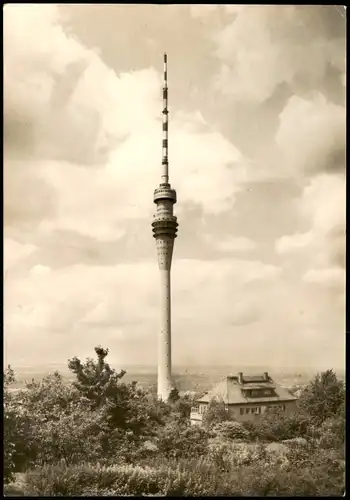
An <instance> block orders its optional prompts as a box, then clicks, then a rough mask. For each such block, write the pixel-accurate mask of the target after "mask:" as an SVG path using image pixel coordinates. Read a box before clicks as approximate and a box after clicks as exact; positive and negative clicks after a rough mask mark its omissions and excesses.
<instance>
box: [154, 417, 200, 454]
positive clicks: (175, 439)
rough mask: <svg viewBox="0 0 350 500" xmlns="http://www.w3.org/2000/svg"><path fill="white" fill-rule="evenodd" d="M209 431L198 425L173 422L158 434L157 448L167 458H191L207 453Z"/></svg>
mask: <svg viewBox="0 0 350 500" xmlns="http://www.w3.org/2000/svg"><path fill="white" fill-rule="evenodd" d="M208 437H209V433H208V431H207V430H206V429H205V428H203V427H201V426H198V425H194V426H189V425H180V424H179V423H177V422H172V423H170V424H167V425H166V426H165V427H163V428H162V429H161V430H160V431H159V433H158V440H157V446H158V448H159V451H160V453H162V454H163V455H164V456H165V457H166V458H176V457H182V458H191V457H199V456H201V455H204V454H205V453H206V451H207V444H208Z"/></svg>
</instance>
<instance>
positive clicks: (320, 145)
mask: <svg viewBox="0 0 350 500" xmlns="http://www.w3.org/2000/svg"><path fill="white" fill-rule="evenodd" d="M279 120H280V124H279V128H278V130H277V133H276V142H277V145H278V146H279V148H280V150H281V152H282V161H283V164H284V166H287V167H288V168H289V169H290V172H295V171H296V169H298V170H300V173H301V174H304V175H315V174H317V173H322V172H324V173H327V172H329V173H337V172H339V171H343V170H344V163H345V136H346V134H345V108H344V106H339V105H336V104H333V103H332V102H327V100H326V98H325V97H324V96H323V95H322V94H316V95H315V96H314V97H313V98H312V99H303V98H301V97H298V96H295V95H294V96H292V97H291V98H290V99H289V100H288V102H287V104H286V106H285V107H284V109H283V111H282V113H281V114H280V116H279Z"/></svg>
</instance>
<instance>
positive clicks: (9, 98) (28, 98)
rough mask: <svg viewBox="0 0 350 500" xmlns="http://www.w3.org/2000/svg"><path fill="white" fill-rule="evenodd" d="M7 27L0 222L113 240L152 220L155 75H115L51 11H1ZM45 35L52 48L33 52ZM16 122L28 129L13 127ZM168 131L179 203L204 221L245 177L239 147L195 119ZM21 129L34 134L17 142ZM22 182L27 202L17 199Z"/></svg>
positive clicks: (179, 118) (175, 116) (157, 139)
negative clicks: (193, 206) (190, 205)
mask: <svg viewBox="0 0 350 500" xmlns="http://www.w3.org/2000/svg"><path fill="white" fill-rule="evenodd" d="M5 24H6V29H5V43H4V46H5V66H6V74H5V97H6V99H5V101H6V105H5V129H6V127H7V126H8V125H9V128H8V129H7V130H8V133H7V135H6V134H5V148H7V152H8V157H9V159H8V160H6V162H5V184H6V190H5V192H6V196H5V206H6V211H5V212H6V224H7V225H9V226H11V224H14V223H15V224H16V225H20V224H22V225H23V224H24V223H25V222H26V223H27V225H28V224H29V222H30V221H31V222H32V224H34V225H36V226H40V229H41V230H45V231H46V232H48V231H51V232H52V231H57V230H65V231H76V232H77V233H79V234H81V235H85V236H89V237H93V238H96V239H97V240H101V241H107V240H111V239H118V238H120V237H121V236H122V235H123V234H124V233H125V231H126V230H127V223H128V220H129V219H138V218H142V219H143V218H148V219H149V218H150V217H151V216H152V210H153V209H152V208H151V207H152V203H151V196H152V195H151V194H150V193H152V191H153V189H154V188H155V186H156V184H157V182H158V181H159V163H160V151H159V145H160V143H161V120H160V108H161V99H160V97H161V96H160V88H161V80H160V72H157V71H156V70H155V69H154V68H147V69H142V70H139V71H133V72H131V73H122V74H119V75H117V74H116V73H115V72H114V71H113V70H112V69H111V68H109V67H107V66H106V65H105V64H104V63H103V62H102V60H101V59H100V58H99V56H98V54H97V53H96V52H94V51H92V50H90V49H87V48H86V47H84V46H83V45H82V44H81V43H80V42H79V41H77V40H76V39H74V38H73V37H72V36H68V35H66V34H65V32H64V31H63V30H62V27H61V25H60V17H59V11H58V10H57V9H56V8H55V7H54V6H50V8H48V9H47V10H45V9H44V10H43V11H41V10H40V8H39V7H38V8H34V9H33V11H32V10H31V9H29V8H28V7H24V8H22V7H20V6H8V7H7V9H6V15H5ZM20 29H21V30H24V29H25V32H26V33H27V37H29V38H30V40H29V41H28V43H26V44H23V43H20V33H19V30H20ZM43 29H44V30H45V31H44V34H45V37H47V39H49V40H50V42H49V43H48V44H47V46H45V50H43V51H42V52H38V50H37V47H38V44H39V43H40V42H39V38H38V37H39V36H40V35H39V33H41V32H42V30H43ZM32 38H33V39H32ZM23 61H25V64H22V67H21V68H19V67H18V64H19V63H23ZM30 85H33V89H32V90H31V87H30ZM27 86H29V87H30V90H29V92H28V93H26V92H25V91H24V89H25V88H27ZM38 88H40V89H41V90H40V92H37V90H36V89H38ZM34 94H35V95H34ZM170 111H171V112H172V111H173V110H172V109H171V110H170ZM17 117H20V120H25V123H26V124H27V125H26V126H25V127H21V126H19V125H18V123H17V121H18V120H17ZM16 120H17V121H16ZM171 127H172V143H171V151H170V154H171V157H170V158H171V178H172V180H173V183H174V186H175V187H176V189H177V190H178V193H179V196H181V199H182V202H183V203H186V201H191V202H194V203H199V204H200V205H202V206H203V210H204V211H205V212H209V213H210V212H220V211H222V210H226V209H228V208H230V207H232V204H233V202H234V194H235V192H237V191H238V190H239V185H238V181H239V180H242V179H244V177H245V175H246V173H245V172H246V167H245V164H244V159H243V158H242V155H241V154H240V152H239V151H238V150H237V148H235V147H234V146H233V145H232V144H231V143H230V142H229V141H227V140H226V139H225V138H224V137H223V136H222V135H221V134H219V133H218V132H216V131H215V130H211V128H210V127H209V126H208V124H207V123H206V122H205V120H204V119H203V117H202V116H201V114H200V113H199V112H194V113H184V112H181V111H179V112H177V111H176V112H174V113H172V118H171ZM28 128H30V129H31V130H32V131H33V134H32V135H31V136H30V137H29V136H28V137H26V138H25V137H24V136H26V135H27V133H28V132H27V131H28ZM29 143H30V144H29ZM21 144H22V145H24V144H27V149H26V154H27V155H28V154H30V161H29V163H28V158H27V156H26V157H24V158H21V148H20V147H19V146H20V145H21ZM29 145H30V147H29ZM13 157H15V158H13ZM29 164H30V170H29V169H28V165H29ZM233 166H234V167H235V168H232V167H233ZM88 167H95V168H88ZM131 183H132V186H133V187H132V189H130V186H131ZM28 184H29V185H30V195H29V194H28V193H27V192H25V191H24V189H25V188H24V186H28ZM29 196H31V197H32V198H33V200H32V199H31V198H29ZM19 200H20V201H19ZM179 212H180V215H181V208H180V209H179Z"/></svg>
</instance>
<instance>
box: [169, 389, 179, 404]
mask: <svg viewBox="0 0 350 500" xmlns="http://www.w3.org/2000/svg"><path fill="white" fill-rule="evenodd" d="M179 399H180V395H179V391H178V389H177V388H176V387H174V388H173V389H171V391H170V394H169V398H168V402H169V403H176V401H178V400H179Z"/></svg>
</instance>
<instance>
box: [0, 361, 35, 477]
mask: <svg viewBox="0 0 350 500" xmlns="http://www.w3.org/2000/svg"><path fill="white" fill-rule="evenodd" d="M14 382H15V373H14V371H13V370H12V368H11V367H10V366H8V368H7V370H5V372H4V482H5V484H7V483H9V482H11V481H12V480H13V478H14V473H16V472H18V471H20V470H22V469H23V468H24V467H26V466H28V465H29V464H30V463H31V462H32V458H33V453H32V445H33V433H32V429H31V426H30V419H29V418H28V416H27V415H26V413H25V412H24V411H23V408H22V401H21V398H20V397H19V394H18V393H15V392H11V391H10V387H11V385H12V384H13V383H14Z"/></svg>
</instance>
